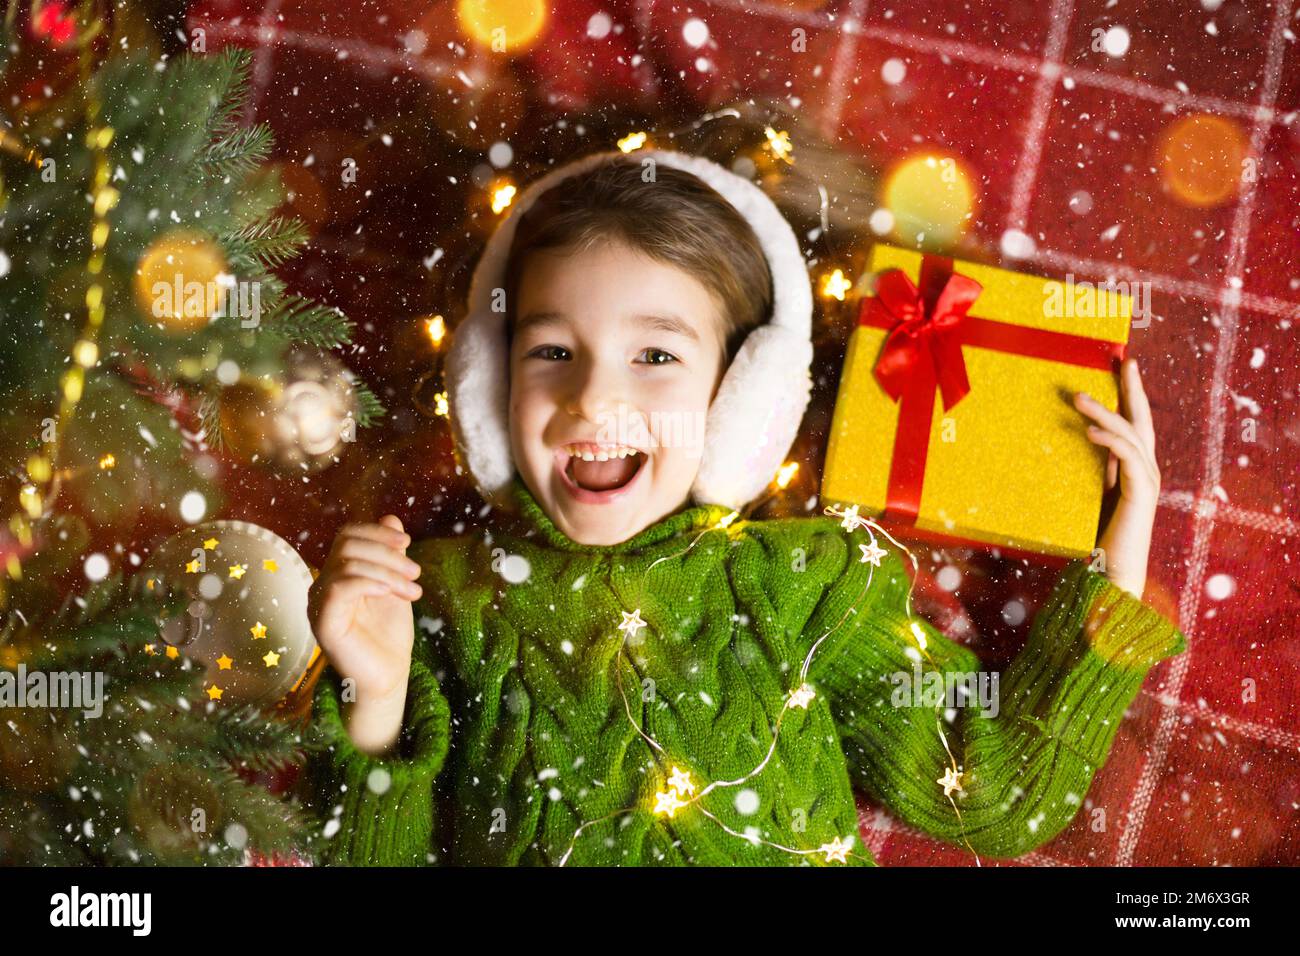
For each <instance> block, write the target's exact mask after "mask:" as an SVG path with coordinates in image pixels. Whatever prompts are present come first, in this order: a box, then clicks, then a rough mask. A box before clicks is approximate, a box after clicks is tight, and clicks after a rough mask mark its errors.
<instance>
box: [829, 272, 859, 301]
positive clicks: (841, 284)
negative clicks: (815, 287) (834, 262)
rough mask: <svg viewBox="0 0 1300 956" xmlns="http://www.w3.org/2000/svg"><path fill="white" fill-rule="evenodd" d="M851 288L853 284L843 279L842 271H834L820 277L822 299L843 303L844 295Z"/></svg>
mask: <svg viewBox="0 0 1300 956" xmlns="http://www.w3.org/2000/svg"><path fill="white" fill-rule="evenodd" d="M852 288H853V283H852V282H850V281H849V280H848V279H847V278H846V277H845V275H844V270H842V269H835V270H834V271H833V272H831V273H830V274H828V275H824V276H822V297H823V298H827V299H836V300H838V301H840V302H843V301H844V296H845V294H846V293H847V292H848V291H849V290H850V289H852Z"/></svg>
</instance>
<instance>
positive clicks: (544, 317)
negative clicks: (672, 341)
mask: <svg viewBox="0 0 1300 956" xmlns="http://www.w3.org/2000/svg"><path fill="white" fill-rule="evenodd" d="M632 318H633V319H634V320H636V321H637V322H639V323H640V324H641V325H642V326H644V327H646V328H650V329H657V330H658V331H660V332H674V333H676V334H677V335H681V336H684V337H686V338H688V339H690V340H691V341H692V342H699V340H700V335H699V333H698V332H696V331H695V327H694V326H692V325H691V324H690V323H689V322H686V321H684V320H683V319H681V318H680V317H679V316H677V315H676V314H675V313H672V312H665V313H663V314H656V313H644V314H638V315H634V316H632ZM563 322H564V313H562V312H529V313H528V314H527V315H525V316H524V317H523V318H521V319H520V320H519V321H518V322H517V323H516V324H515V334H516V335H518V334H519V333H520V332H522V331H524V330H525V329H528V328H531V327H532V326H535V325H536V326H542V325H559V324H562V323H563Z"/></svg>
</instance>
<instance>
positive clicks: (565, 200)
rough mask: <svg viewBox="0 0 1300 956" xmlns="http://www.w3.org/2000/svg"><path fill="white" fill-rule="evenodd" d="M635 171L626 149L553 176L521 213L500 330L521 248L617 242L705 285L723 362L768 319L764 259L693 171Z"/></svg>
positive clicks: (748, 231) (511, 309)
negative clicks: (719, 330)
mask: <svg viewBox="0 0 1300 956" xmlns="http://www.w3.org/2000/svg"><path fill="white" fill-rule="evenodd" d="M642 170H643V167H642V164H641V162H640V161H639V160H638V159H637V158H636V157H635V156H627V157H623V156H616V157H613V158H612V159H611V160H610V161H609V162H607V163H601V164H600V165H598V166H596V167H595V168H593V169H591V170H588V171H586V172H583V173H578V174H576V175H573V176H570V177H568V178H566V179H563V180H561V181H560V182H559V183H557V184H556V185H555V186H552V187H551V188H550V189H548V190H547V191H546V192H544V193H543V194H542V195H541V196H539V197H538V198H537V201H536V202H535V203H534V204H533V205H532V206H530V207H529V209H528V211H527V212H526V213H524V215H523V216H522V217H521V218H520V220H519V224H518V226H517V227H516V231H515V235H514V240H513V242H512V244H511V247H510V254H509V256H508V258H507V260H506V272H505V275H506V280H505V281H506V313H507V323H506V324H507V330H508V332H507V334H512V333H513V329H514V322H515V319H516V315H515V303H516V302H517V301H518V300H517V296H518V292H519V279H520V275H521V273H522V271H523V266H524V263H525V261H526V258H527V256H528V254H529V253H530V252H534V251H536V250H539V249H552V250H561V251H582V250H586V249H590V248H591V247H592V246H593V245H595V244H596V243H597V242H599V241H601V240H609V239H616V240H622V241H623V242H625V243H627V244H628V245H629V246H630V247H631V248H633V249H635V250H637V251H639V252H641V253H642V254H644V255H646V256H648V257H650V258H651V259H655V260H657V261H659V262H662V263H665V264H667V265H671V266H676V267H677V268H679V269H681V270H683V271H684V272H686V273H687V274H688V275H690V276H691V277H692V278H694V279H695V280H696V281H697V282H699V283H700V284H701V285H703V286H704V287H705V288H706V289H708V290H709V292H710V293H711V294H712V296H713V299H714V301H715V302H716V303H717V306H718V311H719V313H720V315H721V316H722V321H723V340H724V343H725V351H726V365H728V366H729V365H730V364H731V360H732V359H733V358H734V357H735V354H736V351H737V350H738V349H739V348H740V346H741V343H743V342H744V340H745V336H746V335H747V334H748V333H749V332H750V330H752V329H753V328H755V327H756V326H759V325H762V324H764V323H766V322H767V321H768V319H769V318H770V316H771V311H772V275H771V272H770V270H769V269H768V264H767V257H766V256H765V255H764V254H763V249H762V247H761V246H760V245H759V241H758V237H757V236H756V235H755V234H754V230H753V229H752V228H750V225H749V223H748V221H746V219H745V218H744V217H743V216H742V215H740V213H739V212H737V211H736V208H735V207H734V206H732V205H731V203H729V202H728V201H727V200H726V199H724V198H723V196H722V195H721V194H720V193H718V192H717V191H716V190H714V189H713V188H712V187H711V186H709V185H708V184H706V183H705V182H704V181H703V180H702V179H700V178H699V177H698V176H694V175H692V174H690V173H687V172H685V171H683V170H679V169H675V168H673V167H670V166H667V165H665V164H663V163H658V164H656V165H655V167H654V178H653V179H652V180H650V181H647V180H646V179H643V178H642ZM724 368H725V366H724Z"/></svg>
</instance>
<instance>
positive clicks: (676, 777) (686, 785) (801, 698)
mask: <svg viewBox="0 0 1300 956" xmlns="http://www.w3.org/2000/svg"><path fill="white" fill-rule="evenodd" d="M791 473H792V472H791ZM823 511H824V513H825V514H827V515H832V516H834V517H837V518H839V519H840V526H841V527H842V528H844V529H845V530H847V531H849V532H850V533H852V532H854V531H857V530H859V529H865V530H866V531H867V534H868V535H869V537H870V541H869V543H867V544H859V545H858V547H859V548H860V549H861V551H862V555H863V556H862V562H863V563H867V564H869V565H870V566H871V568H870V570H869V571H868V572H867V580H866V582H865V583H864V584H863V587H862V592H861V593H860V594H859V595H858V596H857V597H856V598H855V599H854V601H853V602H852V603H851V605H850V606H849V607H848V608H847V609H846V610H845V612H844V614H843V615H842V616H841V617H840V619H839V620H838V621H836V622H835V623H834V624H832V625H831V626H830V627H829V628H827V629H826V631H825V632H824V633H822V634H821V635H819V636H818V638H817V639H816V640H815V641H813V643H812V646H811V647H810V648H809V649H808V653H807V654H806V655H805V657H804V661H803V665H802V667H801V668H800V671H799V678H798V684H797V685H796V686H795V687H794V689H792V690H791V691H790V692H789V694H788V696H787V697H786V700H785V703H784V706H783V707H782V709H781V712H780V713H779V714H778V715H777V719H776V723H775V725H774V727H773V731H772V742H771V744H770V746H769V747H768V751H767V753H766V754H765V755H764V756H763V759H762V760H760V761H759V762H758V764H757V765H756V766H755V767H754V768H753V769H752V770H750V771H749V772H748V773H746V774H744V775H743V776H741V777H738V778H736V779H735V780H717V781H714V782H712V783H709V784H707V785H706V786H704V787H702V788H697V787H696V784H695V781H694V780H693V779H692V778H691V776H690V774H689V773H688V772H687V771H684V770H682V769H681V768H680V765H679V764H678V763H676V762H672V763H671V766H672V771H671V773H670V774H669V776H668V778H667V782H666V787H665V788H664V789H661V790H658V791H656V793H655V794H654V799H653V806H652V807H651V812H652V813H653V814H654V815H655V816H667V817H668V818H670V819H673V818H675V817H676V815H677V813H678V812H680V811H684V810H686V809H688V808H692V807H693V808H695V809H696V810H698V811H699V812H700V813H701V814H702V815H703V816H705V817H706V818H708V819H709V820H711V821H712V822H714V823H716V824H717V825H718V826H719V827H720V828H721V829H722V830H723V831H724V832H726V833H727V834H729V835H731V836H735V837H737V838H738V839H743V840H745V841H747V842H749V843H751V844H754V845H757V844H763V845H766V846H770V847H773V848H775V849H778V850H781V851H783V852H787V853H791V854H794V855H802V856H807V855H814V854H821V855H822V856H823V858H824V861H825V862H827V863H847V862H848V856H849V855H850V854H851V853H852V846H853V841H854V835H853V834H848V835H846V836H844V837H838V836H837V837H835V838H834V839H833V840H832V841H830V842H829V843H823V844H821V845H820V846H818V847H817V848H816V849H807V848H798V847H787V846H784V845H782V844H779V843H775V842H773V841H770V840H764V839H762V838H761V837H759V836H758V835H757V834H756V833H755V832H753V831H750V832H747V833H740V832H738V831H736V830H735V829H733V828H731V827H729V826H727V825H726V824H725V823H724V822H723V821H722V820H720V819H718V817H717V816H715V815H714V814H713V813H711V812H710V811H709V810H708V809H707V808H706V807H704V806H703V804H702V802H701V801H702V800H703V799H704V797H706V796H707V795H708V794H709V793H711V792H712V791H714V790H716V789H722V788H729V787H737V786H740V785H742V784H744V783H746V782H748V781H750V780H751V779H753V778H754V777H756V776H757V775H758V774H760V773H762V771H763V770H764V769H765V768H766V767H767V764H768V763H769V761H770V760H771V758H772V756H773V754H774V753H775V752H776V745H777V742H778V740H779V739H780V733H781V725H782V723H783V721H784V719H785V715H786V713H787V712H788V711H789V710H791V709H794V708H798V709H803V710H807V708H808V706H809V704H810V703H811V702H812V701H813V700H814V699H816V696H817V694H816V690H815V689H814V688H813V686H812V685H811V684H810V683H808V681H807V677H808V673H809V670H810V669H811V667H812V662H813V659H814V656H815V655H816V653H817V651H818V649H819V648H820V647H821V645H822V644H823V643H824V642H825V641H826V640H827V639H828V638H829V637H830V636H831V635H832V634H833V633H835V632H836V631H837V630H838V629H839V628H840V627H842V626H843V624H844V623H845V621H846V620H848V619H849V617H850V616H851V615H854V614H856V610H857V606H858V605H859V604H860V603H861V601H862V599H863V598H864V597H865V596H866V594H867V593H868V592H869V591H870V589H871V586H872V583H873V581H874V579H875V572H876V569H877V568H879V567H880V566H881V565H880V559H881V558H883V557H884V556H886V555H887V554H888V552H887V551H886V550H885V549H884V548H882V547H880V544H879V540H878V539H877V533H878V534H879V535H880V536H882V537H884V538H885V539H887V540H888V541H889V542H890V543H892V544H893V545H894V546H895V547H896V548H898V549H899V551H900V552H901V553H903V554H905V555H906V556H907V558H908V560H909V561H910V563H911V565H912V570H913V575H912V576H911V578H910V579H909V582H908V588H907V593H906V596H905V598H904V610H905V612H906V614H907V616H908V618H909V622H908V625H909V627H908V633H910V634H911V635H912V637H913V638H914V639H915V641H916V644H917V649H918V650H919V651H920V653H921V654H922V655H923V656H924V657H925V658H926V659H927V660H928V661H930V663H931V664H932V665H934V666H935V667H936V668H938V666H939V665H938V664H937V662H935V661H934V659H933V658H932V657H931V656H930V653H929V651H928V649H927V641H926V637H925V631H924V629H923V628H922V627H921V626H920V623H919V622H918V621H916V620H915V619H914V617H913V611H912V592H913V590H914V588H915V579H916V574H915V572H916V571H917V570H918V568H919V564H918V562H917V559H916V556H915V555H914V554H913V553H912V552H911V551H910V550H909V549H908V548H907V547H906V546H905V545H903V544H902V543H901V542H900V541H898V539H897V538H895V537H894V536H893V535H891V534H890V533H889V532H888V531H887V530H886V529H885V528H883V527H882V526H881V525H879V524H878V523H876V522H875V521H872V520H871V519H869V518H864V517H863V516H862V515H861V514H860V513H859V508H858V506H857V505H850V506H848V507H847V508H843V509H840V508H837V507H835V506H834V505H831V506H828V507H826V508H825V509H823ZM738 515H739V512H737V511H732V512H731V513H730V514H728V515H727V516H726V517H725V518H724V519H723V520H724V521H725V522H726V525H723V524H722V523H721V522H719V523H717V524H714V525H712V526H711V527H709V528H706V529H705V530H704V531H702V532H701V533H700V534H699V535H697V536H696V537H695V538H694V539H693V540H692V541H691V543H690V544H689V545H687V547H686V548H685V549H684V550H682V551H680V552H678V553H677V554H675V555H667V556H665V557H663V558H659V559H657V560H656V561H654V562H652V563H651V565H650V567H649V568H647V571H649V570H650V569H651V568H653V567H654V566H655V565H657V564H658V563H659V562H660V561H664V560H667V559H669V558H677V557H681V556H683V555H685V554H686V553H687V552H689V551H690V550H691V549H692V548H694V547H695V545H696V544H697V543H698V542H699V541H700V540H702V539H703V537H704V536H705V535H706V534H708V533H709V532H710V531H714V530H718V529H719V528H720V527H725V526H728V525H730V524H731V523H732V522H733V521H734V520H735V518H736V517H737V516H738ZM621 613H622V616H623V621H622V623H621V624H620V625H619V630H621V631H623V632H624V636H623V642H622V644H621V645H620V647H619V650H618V653H617V654H616V657H620V656H622V655H624V653H625V651H626V645H627V639H628V637H629V636H632V637H633V638H635V637H636V636H637V634H638V633H639V632H640V630H641V628H642V627H647V626H648V625H647V624H646V623H645V622H644V621H643V620H642V618H641V609H640V608H636V609H635V610H633V611H631V612H627V611H623V612H621ZM622 673H623V672H622V668H621V667H616V668H615V682H616V684H617V686H618V691H619V694H620V695H621V697H622V699H623V709H624V713H625V714H626V716H627V719H628V722H629V723H630V724H631V725H632V726H633V728H634V729H635V730H636V731H637V733H638V734H639V735H640V736H641V737H642V739H644V740H645V741H646V742H647V743H648V744H649V745H650V746H651V747H652V748H653V749H654V750H655V751H656V752H658V753H659V754H662V755H663V756H664V757H667V752H666V751H665V750H664V748H663V747H662V746H661V745H660V744H659V742H658V741H656V740H655V739H654V738H653V737H651V736H650V735H649V734H647V733H646V732H645V730H644V729H643V728H642V727H641V725H640V724H638V723H637V721H636V719H635V718H634V717H633V716H632V707H631V703H630V701H629V700H628V697H627V693H626V691H625V690H624V688H623V676H622ZM935 721H936V730H937V732H938V734H939V740H940V741H941V742H942V744H943V748H944V751H945V753H946V754H947V755H948V760H949V766H948V767H947V768H945V770H944V774H943V776H942V777H940V778H939V779H938V780H936V781H935V783H936V784H937V785H938V786H940V787H942V788H943V792H944V796H945V797H946V798H947V799H948V802H949V804H950V805H951V806H952V808H953V812H954V813H955V814H956V816H957V821H958V825H959V826H960V827H961V832H962V840H963V842H965V844H966V846H967V848H968V849H970V851H971V853H972V854H973V855H974V856H975V864H976V866H980V865H981V863H980V858H979V854H977V853H975V849H974V847H972V846H971V845H970V841H969V839H968V838H967V837H966V830H965V821H964V820H963V818H962V814H961V808H960V807H959V806H958V805H957V803H956V801H955V800H954V799H953V796H952V794H953V792H954V791H957V792H959V793H965V790H964V789H963V786H962V784H963V781H964V780H965V777H966V774H965V772H964V771H963V770H962V769H961V767H960V766H959V765H958V763H957V760H956V758H955V757H954V756H953V753H952V749H951V748H950V747H949V746H948V739H947V737H946V736H945V734H944V732H943V724H942V720H941V719H940V717H939V715H938V714H936V715H935ZM637 809H638V807H636V806H631V807H625V808H623V809H621V810H617V811H615V812H613V813H610V814H606V815H605V816H603V817H599V818H597V819H595V820H589V821H587V822H585V823H582V824H580V825H579V826H578V827H577V829H576V830H574V833H573V837H572V839H571V841H570V844H569V847H568V848H567V849H566V850H565V852H564V854H563V856H562V857H561V858H560V861H559V865H560V866H564V865H565V864H566V863H567V862H568V860H569V858H570V857H571V855H572V854H573V851H574V849H575V847H576V846H577V841H578V839H579V837H580V836H581V835H582V833H583V831H584V830H586V829H587V828H588V827H590V826H594V825H596V824H598V823H601V822H603V821H606V820H610V819H613V818H615V817H618V816H622V815H625V814H628V813H633V812H636V810H637ZM853 856H854V858H855V859H856V858H858V856H859V855H858V854H853ZM862 859H864V860H865V859H868V858H867V857H862Z"/></svg>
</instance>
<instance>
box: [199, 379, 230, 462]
mask: <svg viewBox="0 0 1300 956" xmlns="http://www.w3.org/2000/svg"><path fill="white" fill-rule="evenodd" d="M199 418H200V420H201V422H202V425H201V426H200V427H201V428H202V430H203V440H204V441H205V442H206V443H207V445H208V447H209V448H211V449H212V450H213V451H221V450H222V449H223V448H225V447H226V441H225V437H224V435H223V432H222V430H221V399H220V397H219V396H217V395H214V394H212V393H211V392H206V393H204V395H203V398H202V400H200V402H199Z"/></svg>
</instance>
